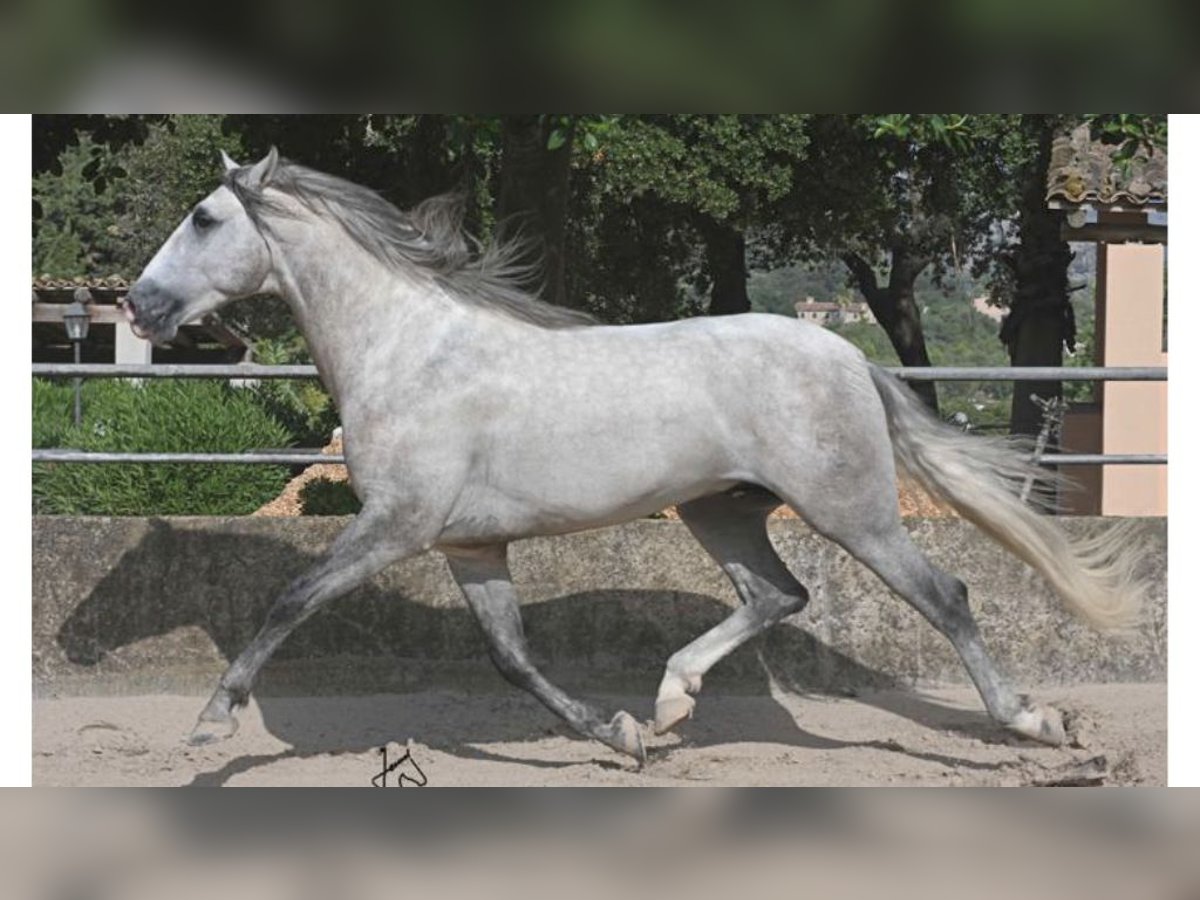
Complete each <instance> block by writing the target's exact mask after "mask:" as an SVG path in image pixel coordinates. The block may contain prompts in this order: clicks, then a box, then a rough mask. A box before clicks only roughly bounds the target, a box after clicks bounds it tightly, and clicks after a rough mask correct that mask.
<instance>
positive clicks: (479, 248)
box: [223, 160, 598, 328]
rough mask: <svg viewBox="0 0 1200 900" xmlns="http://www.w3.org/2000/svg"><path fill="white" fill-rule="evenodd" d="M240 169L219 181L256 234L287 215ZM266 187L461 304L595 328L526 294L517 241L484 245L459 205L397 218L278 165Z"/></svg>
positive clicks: (533, 266)
mask: <svg viewBox="0 0 1200 900" xmlns="http://www.w3.org/2000/svg"><path fill="white" fill-rule="evenodd" d="M249 171H250V169H249V167H247V166H242V167H240V168H237V169H231V170H230V171H228V172H226V173H225V176H224V179H223V181H224V184H225V185H226V187H228V188H229V189H230V190H231V191H233V192H234V194H235V195H236V196H237V197H238V199H239V200H240V201H241V202H242V205H243V206H244V207H245V208H246V211H247V213H249V214H250V216H251V217H252V218H253V219H254V220H255V222H256V223H257V224H258V225H259V226H260V227H265V226H266V225H267V223H266V221H265V218H266V217H267V216H268V215H272V214H274V215H286V214H287V213H286V210H285V209H284V208H283V207H282V205H281V204H279V203H276V202H273V201H272V200H271V199H270V198H269V197H268V196H267V195H266V194H265V193H264V192H263V190H262V189H261V188H258V187H254V186H251V185H250V184H249V183H248V180H247V177H246V176H247V174H248V173H249ZM269 186H270V187H273V188H276V189H277V190H280V191H282V192H284V193H285V194H288V195H289V196H291V197H294V198H295V199H297V200H299V201H300V202H301V203H302V204H304V206H305V207H307V208H308V209H309V210H311V211H312V212H313V213H315V214H317V215H324V216H329V217H331V218H333V219H334V220H335V221H337V222H338V223H339V224H340V225H341V226H342V227H343V228H344V229H345V231H346V233H347V234H348V235H350V237H351V238H353V239H354V241H355V242H356V243H357V244H358V245H359V246H360V247H362V248H363V249H364V250H366V251H367V252H368V253H370V254H371V255H372V256H374V257H375V258H377V259H379V260H381V261H382V262H384V263H386V264H387V265H389V266H391V267H393V268H396V269H405V268H409V267H412V266H417V267H419V268H422V269H425V270H427V271H428V272H429V273H430V274H432V275H433V277H434V278H435V279H436V280H437V281H438V283H439V284H440V285H441V286H442V287H443V288H444V289H445V290H446V292H447V294H449V295H450V297H451V298H452V299H454V300H456V301H458V302H460V303H466V304H469V305H471V306H477V307H481V308H484V309H491V310H494V311H496V312H499V313H502V314H504V315H506V316H509V317H510V318H513V319H519V320H521V321H523V322H529V323H531V324H534V325H538V326H540V327H542V328H573V327H579V326H583V325H595V324H598V322H597V320H596V319H594V318H592V317H591V316H589V315H587V314H586V313H583V312H579V311H578V310H572V309H566V308H564V307H561V306H555V305H553V304H550V303H546V302H545V301H543V300H539V299H538V298H537V297H536V296H535V294H534V291H533V290H530V289H529V288H527V287H526V286H527V285H529V284H531V283H532V282H534V281H535V280H536V278H537V277H538V276H539V275H540V265H539V264H538V263H536V262H534V263H530V262H527V261H525V260H527V259H528V257H529V255H530V254H529V247H528V244H527V242H525V241H524V240H522V239H521V238H520V237H517V238H513V239H509V240H504V241H491V242H488V243H483V242H481V241H478V240H476V239H475V238H474V237H472V236H471V235H469V234H468V233H467V232H466V231H465V230H464V229H463V210H464V198H463V197H462V196H461V195H458V194H442V195H439V196H436V197H431V198H429V199H428V200H425V201H424V202H422V203H421V204H419V205H418V206H416V207H415V208H413V209H411V210H409V211H408V212H403V211H401V210H399V209H397V208H396V207H395V206H393V205H392V204H391V203H389V202H388V201H387V200H385V199H384V198H383V197H381V196H380V195H379V194H377V193H376V192H375V191H373V190H371V189H370V188H365V187H362V186H361V185H357V184H354V183H353V182H350V181H347V180H345V179H344V178H338V177H336V176H334V175H326V174H325V173H323V172H317V171H315V170H313V169H309V168H306V167H304V166H300V165H297V164H295V163H292V162H287V161H283V160H281V161H280V163H279V165H278V166H277V167H276V168H275V171H274V173H273V175H272V176H271V179H270V182H269Z"/></svg>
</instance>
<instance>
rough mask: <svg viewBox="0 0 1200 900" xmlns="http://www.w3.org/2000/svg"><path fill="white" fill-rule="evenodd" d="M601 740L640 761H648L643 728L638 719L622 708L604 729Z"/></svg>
mask: <svg viewBox="0 0 1200 900" xmlns="http://www.w3.org/2000/svg"><path fill="white" fill-rule="evenodd" d="M601 740H603V741H604V743H606V744H608V746H610V747H612V748H613V749H614V750H617V751H620V752H621V753H625V754H628V755H629V756H632V757H633V758H634V759H636V760H637V761H638V762H639V763H645V762H646V748H645V746H644V745H643V744H642V729H641V728H639V727H638V723H637V720H636V719H635V718H634V717H633V716H631V715H630V714H629V713H627V712H625V711H624V710H621V712H619V713H617V714H616V715H615V716H613V717H612V721H610V722H609V723H608V725H607V726H605V727H604V729H603V734H602V735H601Z"/></svg>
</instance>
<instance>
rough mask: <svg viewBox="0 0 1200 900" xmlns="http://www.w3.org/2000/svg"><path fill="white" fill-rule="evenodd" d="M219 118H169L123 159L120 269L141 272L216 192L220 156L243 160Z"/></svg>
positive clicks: (130, 274) (119, 229) (131, 275)
mask: <svg viewBox="0 0 1200 900" xmlns="http://www.w3.org/2000/svg"><path fill="white" fill-rule="evenodd" d="M221 119H222V117H221V116H184V115H178V116H170V117H169V118H168V119H166V120H165V121H163V122H160V123H156V124H154V125H152V126H150V129H149V133H148V136H147V138H146V140H145V142H144V143H141V144H130V145H128V146H127V147H126V148H125V150H124V151H123V154H122V162H123V167H124V170H125V175H126V177H125V178H123V179H121V180H120V181H119V182H118V183H117V184H116V185H114V187H115V188H116V189H117V190H118V191H119V193H120V197H121V203H122V212H121V215H120V218H119V221H118V223H117V228H118V231H117V237H118V238H119V239H120V241H121V244H122V250H121V253H120V256H119V260H120V263H121V268H122V271H123V272H124V273H126V274H127V275H128V276H129V277H133V276H134V275H136V273H138V272H140V271H141V270H142V269H143V268H144V267H145V265H146V263H148V262H149V261H150V258H151V257H152V256H153V255H154V253H155V251H157V250H158V248H159V247H161V246H162V244H163V242H164V241H166V239H167V238H168V237H170V235H171V232H172V231H174V230H175V228H176V226H177V225H178V224H179V222H180V220H182V219H183V217H184V216H186V215H187V214H188V212H189V211H190V210H191V208H192V207H193V206H194V205H195V204H196V203H197V201H199V200H201V199H202V198H203V197H205V196H206V195H208V194H209V193H211V192H212V191H213V190H214V189H215V188H216V186H217V176H218V174H219V172H220V151H221V150H225V151H226V152H227V153H229V154H230V155H231V156H233V157H234V158H235V159H236V158H238V157H239V156H240V155H241V145H240V143H239V142H238V141H237V139H236V138H234V137H230V136H227V135H225V134H224V133H223V132H222V130H221Z"/></svg>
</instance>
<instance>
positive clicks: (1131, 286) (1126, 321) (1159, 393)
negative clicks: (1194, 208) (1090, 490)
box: [1097, 244, 1167, 516]
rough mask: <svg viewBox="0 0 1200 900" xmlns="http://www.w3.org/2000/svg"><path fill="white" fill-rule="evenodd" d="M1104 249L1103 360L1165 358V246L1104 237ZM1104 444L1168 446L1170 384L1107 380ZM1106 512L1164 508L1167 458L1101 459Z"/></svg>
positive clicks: (1132, 362) (1155, 361) (1128, 448)
mask: <svg viewBox="0 0 1200 900" xmlns="http://www.w3.org/2000/svg"><path fill="white" fill-rule="evenodd" d="M1097 249H1098V250H1099V252H1100V253H1103V254H1105V270H1106V271H1105V276H1106V277H1105V289H1104V299H1103V302H1104V316H1103V319H1100V318H1099V317H1098V318H1097V328H1101V327H1102V328H1103V343H1102V344H1101V346H1102V347H1103V354H1104V357H1103V365H1106V366H1165V365H1166V364H1167V353H1166V351H1165V350H1164V349H1163V326H1162V319H1163V301H1164V299H1165V298H1164V289H1165V286H1164V282H1163V273H1164V265H1165V258H1164V248H1163V246H1162V245H1161V244H1101V245H1099V247H1098V248H1097ZM1104 452H1105V453H1166V452H1167V385H1166V384H1165V383H1164V382H1161V381H1151V382H1138V381H1117V382H1109V383H1107V384H1105V386H1104ZM1102 496H1103V500H1102V512H1103V514H1104V515H1106V516H1165V515H1166V514H1167V467H1166V466H1104V486H1103V495H1102Z"/></svg>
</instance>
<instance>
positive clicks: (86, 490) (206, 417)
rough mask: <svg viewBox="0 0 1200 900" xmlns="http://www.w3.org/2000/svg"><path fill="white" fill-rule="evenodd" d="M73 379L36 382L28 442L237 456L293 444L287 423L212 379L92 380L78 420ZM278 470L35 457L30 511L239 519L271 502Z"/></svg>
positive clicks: (281, 471)
mask: <svg viewBox="0 0 1200 900" xmlns="http://www.w3.org/2000/svg"><path fill="white" fill-rule="evenodd" d="M73 398H74V388H73V385H72V383H71V382H70V381H66V382H53V383H52V382H49V381H45V380H41V379H35V380H34V383H33V444H34V446H35V447H63V448H70V449H76V450H94V451H109V452H117V453H135V452H148V451H156V452H162V453H188V452H190V453H237V452H245V451H247V450H257V449H277V448H283V447H287V446H290V445H291V442H292V438H291V435H290V434H289V433H288V431H287V429H286V428H284V427H283V426H282V425H281V424H279V422H277V421H276V420H275V419H274V418H272V417H271V415H270V414H268V413H267V412H266V411H265V410H263V409H262V407H260V406H259V405H258V404H257V403H256V402H255V401H254V398H253V396H252V395H251V394H249V393H248V392H246V391H244V390H240V389H234V388H231V387H229V385H228V384H226V383H224V382H214V381H167V380H147V381H146V382H144V383H142V384H141V385H138V384H134V383H131V382H128V381H119V380H114V379H93V380H89V381H85V382H84V386H83V423H82V424H81V425H80V426H79V427H78V428H77V427H75V425H74V422H73V420H72V411H73V403H74V401H73ZM288 477H289V471H288V469H287V468H286V467H284V466H266V465H227V464H217V463H210V464H178V463H158V464H125V463H38V464H36V465H34V467H33V504H34V512H35V513H39V514H45V515H116V516H122V515H124V516H132V515H244V514H246V513H250V512H253V511H254V510H256V509H257V508H258V507H260V506H262V505H263V504H264V503H266V502H268V501H269V500H272V499H273V498H275V497H276V496H277V495H278V494H279V492H280V491H281V490H282V489H283V486H284V485H285V484H286V483H287V481H288Z"/></svg>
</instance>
